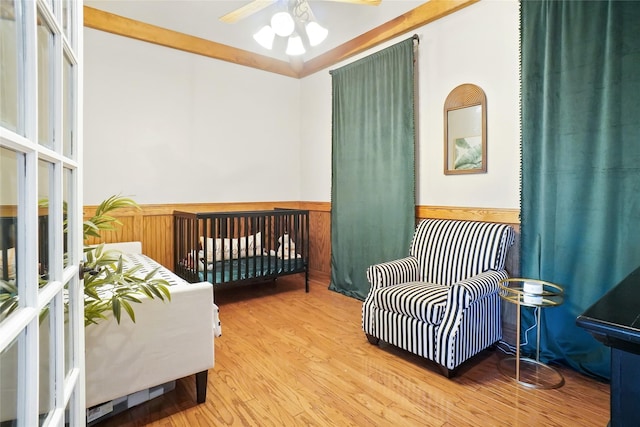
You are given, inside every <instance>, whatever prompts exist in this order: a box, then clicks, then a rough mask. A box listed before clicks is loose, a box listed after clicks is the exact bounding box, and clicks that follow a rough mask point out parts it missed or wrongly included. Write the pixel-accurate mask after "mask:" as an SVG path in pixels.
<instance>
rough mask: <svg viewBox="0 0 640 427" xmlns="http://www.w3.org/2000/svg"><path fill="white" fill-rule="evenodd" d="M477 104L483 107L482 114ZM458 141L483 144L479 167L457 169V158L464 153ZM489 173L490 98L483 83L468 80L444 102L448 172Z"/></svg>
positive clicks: (448, 173)
mask: <svg viewBox="0 0 640 427" xmlns="http://www.w3.org/2000/svg"><path fill="white" fill-rule="evenodd" d="M477 107H480V109H481V112H480V113H479V114H478V112H477ZM463 117H466V120H461V118H463ZM471 118H472V119H471ZM457 143H461V144H465V145H467V146H468V145H469V144H471V145H475V146H477V144H480V149H481V154H480V159H481V161H480V165H479V167H472V168H456V166H455V163H456V158H457V157H458V156H459V155H460V153H459V151H458V150H456V144H457ZM462 151H464V150H463V149H462ZM476 164H477V162H476ZM485 172H487V97H486V96H485V94H484V91H483V90H482V88H480V87H479V86H476V85H474V84H470V83H465V84H462V85H460V86H458V87H456V88H455V89H453V90H452V91H451V92H450V93H449V95H448V96H447V99H446V100H445V102H444V173H445V175H458V174H471V173H485Z"/></svg>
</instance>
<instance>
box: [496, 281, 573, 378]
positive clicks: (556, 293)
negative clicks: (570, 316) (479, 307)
mask: <svg viewBox="0 0 640 427" xmlns="http://www.w3.org/2000/svg"><path fill="white" fill-rule="evenodd" d="M500 298H502V299H503V300H505V301H507V302H510V303H512V304H515V305H516V306H517V314H516V355H515V357H506V358H504V359H502V360H500V361H499V362H498V369H499V370H500V372H502V374H504V375H505V376H507V377H509V378H511V379H513V380H515V381H516V382H518V383H519V384H521V385H523V386H525V387H530V388H542V389H550V388H558V387H561V386H562V385H563V384H564V377H563V376H562V374H561V373H560V372H558V371H557V370H555V369H553V368H552V367H550V366H548V365H546V364H544V363H542V362H540V312H541V311H542V309H543V308H546V307H556V306H559V305H560V304H562V302H563V300H564V290H563V289H562V287H561V286H559V285H556V284H554V283H550V282H545V281H543V280H535V279H524V278H510V279H504V280H502V281H500ZM521 307H534V308H537V309H538V310H537V311H538V313H537V315H536V330H537V331H536V332H537V333H536V335H537V337H536V358H535V359H532V358H528V357H522V356H520V316H521V311H522V309H521Z"/></svg>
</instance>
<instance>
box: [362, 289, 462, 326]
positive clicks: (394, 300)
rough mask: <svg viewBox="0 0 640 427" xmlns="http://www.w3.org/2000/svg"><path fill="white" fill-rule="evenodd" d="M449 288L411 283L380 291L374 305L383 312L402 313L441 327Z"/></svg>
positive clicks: (376, 295) (374, 299)
mask: <svg viewBox="0 0 640 427" xmlns="http://www.w3.org/2000/svg"><path fill="white" fill-rule="evenodd" d="M449 290H450V289H449V287H448V286H442V285H436V284H433V283H423V282H409V283H402V284H400V285H395V286H387V287H384V288H381V289H378V290H377V291H376V292H375V294H374V295H373V301H372V304H373V305H374V306H375V307H377V308H379V309H382V310H386V311H390V312H394V313H401V314H403V315H405V316H409V317H411V318H414V319H416V320H420V321H422V322H426V323H430V324H432V325H439V324H440V322H442V317H443V314H444V311H445V308H446V303H447V295H448V294H449Z"/></svg>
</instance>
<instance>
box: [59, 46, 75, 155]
mask: <svg viewBox="0 0 640 427" xmlns="http://www.w3.org/2000/svg"><path fill="white" fill-rule="evenodd" d="M62 77H63V79H62V154H64V155H65V156H67V157H71V156H72V155H73V151H74V150H73V124H74V123H75V114H74V112H75V108H73V106H74V104H73V97H74V93H75V90H74V85H73V65H71V61H69V58H67V56H66V55H65V57H64V68H63V76H62Z"/></svg>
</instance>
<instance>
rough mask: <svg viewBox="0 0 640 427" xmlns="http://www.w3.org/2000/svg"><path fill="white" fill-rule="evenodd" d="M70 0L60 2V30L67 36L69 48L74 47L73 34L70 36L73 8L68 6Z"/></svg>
mask: <svg viewBox="0 0 640 427" xmlns="http://www.w3.org/2000/svg"><path fill="white" fill-rule="evenodd" d="M70 3H71V0H62V29H63V31H64V33H65V35H66V36H67V40H68V42H69V45H70V46H74V44H73V34H72V26H71V23H72V22H73V21H72V13H73V7H72V5H71V4H70Z"/></svg>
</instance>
